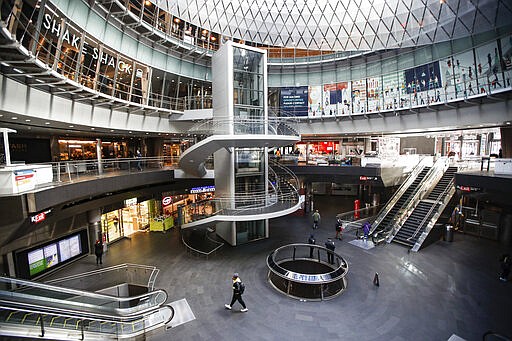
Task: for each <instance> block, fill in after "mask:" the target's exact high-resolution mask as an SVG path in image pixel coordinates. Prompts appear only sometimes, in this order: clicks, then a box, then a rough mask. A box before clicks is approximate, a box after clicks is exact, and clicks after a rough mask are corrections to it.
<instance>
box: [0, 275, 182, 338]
mask: <svg viewBox="0 0 512 341" xmlns="http://www.w3.org/2000/svg"><path fill="white" fill-rule="evenodd" d="M166 300H167V293H166V292H165V291H163V290H155V291H152V292H149V293H145V294H142V295H137V296H131V297H113V296H110V295H104V294H98V293H94V292H88V291H83V290H76V289H70V288H65V287H61V286H54V285H48V284H45V283H40V282H32V281H26V280H20V279H15V278H9V277H0V311H3V312H5V313H3V314H1V316H2V318H1V319H0V324H1V325H2V328H0V335H10V336H19V335H23V336H27V335H29V336H33V337H44V336H45V335H46V336H47V337H49V336H55V337H57V336H58V335H62V333H65V334H64V335H67V338H68V339H69V338H77V339H80V340H83V339H85V336H86V335H87V336H88V338H101V337H104V336H106V335H108V337H121V338H126V337H134V336H137V335H141V334H144V333H146V332H148V331H150V330H152V329H155V328H157V327H160V326H162V325H164V324H166V323H168V322H169V321H170V320H171V319H172V317H173V316H174V310H173V308H172V307H170V306H164V305H163V304H164V303H165V301H166ZM20 327H22V328H20Z"/></svg>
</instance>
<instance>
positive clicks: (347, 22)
mask: <svg viewBox="0 0 512 341" xmlns="http://www.w3.org/2000/svg"><path fill="white" fill-rule="evenodd" d="M155 2H156V4H157V5H158V6H160V7H161V8H162V9H164V10H166V11H168V12H170V13H172V14H173V15H175V16H177V17H179V18H181V19H183V20H185V21H187V22H190V23H192V24H194V25H196V26H198V27H201V28H205V29H208V30H210V31H213V32H216V33H221V34H223V35H226V36H229V37H232V38H237V39H242V40H246V41H251V42H255V43H260V44H265V45H271V46H284V47H297V48H306V49H321V50H334V51H353V50H358V51H365V50H379V49H388V48H398V47H410V46H418V45H425V44H432V43H434V42H440V41H446V40H449V39H456V38H461V37H465V36H469V35H472V34H476V33H481V32H486V31H490V30H493V29H495V28H497V27H501V26H504V25H510V22H511V20H510V18H512V1H510V0H338V1H335V0H157V1H155Z"/></svg>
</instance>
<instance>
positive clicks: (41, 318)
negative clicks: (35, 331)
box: [39, 314, 44, 337]
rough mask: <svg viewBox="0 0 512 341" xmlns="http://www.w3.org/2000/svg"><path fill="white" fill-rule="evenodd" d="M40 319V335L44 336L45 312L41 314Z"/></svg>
mask: <svg viewBox="0 0 512 341" xmlns="http://www.w3.org/2000/svg"><path fill="white" fill-rule="evenodd" d="M39 320H40V321H41V335H39V336H40V337H44V318H43V314H39Z"/></svg>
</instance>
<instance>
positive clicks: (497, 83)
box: [475, 43, 503, 93]
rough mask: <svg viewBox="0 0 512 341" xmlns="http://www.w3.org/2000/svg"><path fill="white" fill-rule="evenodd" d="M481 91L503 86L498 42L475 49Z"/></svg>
mask: <svg viewBox="0 0 512 341" xmlns="http://www.w3.org/2000/svg"><path fill="white" fill-rule="evenodd" d="M475 57H476V69H477V78H478V86H479V93H485V92H488V91H489V92H491V91H493V90H496V89H500V88H502V87H503V79H502V77H501V62H500V58H499V55H498V46H497V44H496V43H490V44H486V45H484V46H480V47H477V48H476V49H475Z"/></svg>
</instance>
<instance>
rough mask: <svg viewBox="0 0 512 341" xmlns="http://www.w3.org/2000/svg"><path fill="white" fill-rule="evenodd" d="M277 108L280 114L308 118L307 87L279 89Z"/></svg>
mask: <svg viewBox="0 0 512 341" xmlns="http://www.w3.org/2000/svg"><path fill="white" fill-rule="evenodd" d="M279 106H280V108H281V112H285V113H288V114H290V115H293V116H308V87H307V86H297V87H293V88H281V94H280V96H279Z"/></svg>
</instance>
